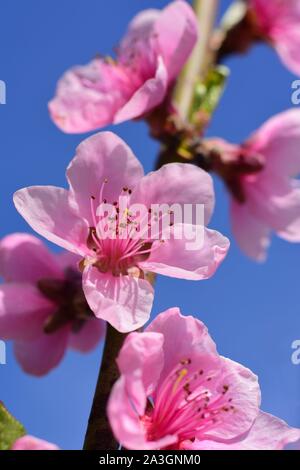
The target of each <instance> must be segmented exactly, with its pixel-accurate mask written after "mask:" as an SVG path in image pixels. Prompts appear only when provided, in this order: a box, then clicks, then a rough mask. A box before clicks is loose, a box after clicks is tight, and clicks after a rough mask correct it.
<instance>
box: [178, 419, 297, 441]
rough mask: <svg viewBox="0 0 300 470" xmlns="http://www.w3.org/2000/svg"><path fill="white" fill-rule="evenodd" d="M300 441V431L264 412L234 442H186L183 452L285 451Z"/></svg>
mask: <svg viewBox="0 0 300 470" xmlns="http://www.w3.org/2000/svg"><path fill="white" fill-rule="evenodd" d="M299 439H300V430H299V429H295V428H291V427H289V426H288V425H287V424H286V423H285V422H284V421H282V420H281V419H278V418H276V417H275V416H272V415H269V414H267V413H264V412H262V411H260V412H259V414H258V417H257V418H256V420H255V422H254V424H253V426H252V427H251V429H250V431H249V432H248V433H246V434H244V435H243V436H241V437H240V438H238V439H234V440H232V441H228V442H226V441H223V442H217V441H214V440H209V441H207V440H198V439H196V440H195V441H194V442H191V441H189V442H188V441H186V442H184V443H183V445H182V450H283V449H284V447H285V446H286V445H288V444H290V443H294V442H297V441H298V440H299Z"/></svg>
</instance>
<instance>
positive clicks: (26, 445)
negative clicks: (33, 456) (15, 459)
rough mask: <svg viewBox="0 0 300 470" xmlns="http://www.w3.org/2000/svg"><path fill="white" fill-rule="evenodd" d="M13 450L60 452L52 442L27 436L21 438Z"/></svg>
mask: <svg viewBox="0 0 300 470" xmlns="http://www.w3.org/2000/svg"><path fill="white" fill-rule="evenodd" d="M11 450H59V448H58V447H57V446H56V445H54V444H51V443H50V442H47V441H43V440H42V439H38V438H37V437H33V436H28V435H26V436H23V437H20V438H19V439H18V440H17V441H16V442H15V443H14V445H13V446H12V448H11Z"/></svg>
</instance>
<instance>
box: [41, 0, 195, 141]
mask: <svg viewBox="0 0 300 470" xmlns="http://www.w3.org/2000/svg"><path fill="white" fill-rule="evenodd" d="M196 40H197V21H196V18H195V15H194V13H193V10H192V8H191V7H190V6H189V5H188V3H186V2H185V1H181V0H177V1H174V2H172V3H171V4H170V5H169V6H167V7H166V8H164V9H163V10H162V11H160V10H154V9H151V10H145V11H143V12H141V13H139V14H138V15H137V16H136V17H135V18H134V19H133V20H132V22H131V23H130V25H129V28H128V31H127V34H126V36H125V37H124V39H123V40H122V42H121V44H120V46H119V48H118V51H117V59H116V61H114V60H112V59H105V58H100V57H98V58H96V59H94V60H92V62H90V63H89V64H87V65H85V66H78V67H75V68H73V69H71V70H69V71H67V72H66V73H65V74H64V76H63V77H62V78H61V79H60V81H59V83H58V86H57V91H56V97H55V98H54V99H53V100H52V101H51V102H50V104H49V109H50V114H51V116H52V119H53V121H54V122H55V123H56V124H57V126H58V127H59V128H61V129H62V130H63V131H65V132H70V133H73V132H74V133H76V132H86V131H91V130H94V129H97V128H100V127H103V126H106V125H108V124H111V123H119V122H122V121H126V120H128V119H133V118H137V117H140V116H142V115H144V114H146V113H147V112H149V111H151V110H152V109H153V108H154V107H156V106H157V105H159V104H160V103H161V102H162V101H163V100H164V99H165V97H166V95H167V93H168V91H169V88H170V87H171V86H172V84H173V83H174V81H175V79H176V77H177V75H178V73H179V71H180V70H181V68H182V67H183V65H184V63H185V62H186V60H187V58H188V56H189V55H190V53H191V51H192V49H193V47H194V45H195V42H196Z"/></svg>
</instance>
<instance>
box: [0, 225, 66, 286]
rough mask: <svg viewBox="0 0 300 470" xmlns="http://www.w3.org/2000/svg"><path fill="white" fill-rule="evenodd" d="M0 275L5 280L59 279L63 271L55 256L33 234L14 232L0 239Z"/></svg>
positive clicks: (35, 280) (34, 280)
mask: <svg viewBox="0 0 300 470" xmlns="http://www.w3.org/2000/svg"><path fill="white" fill-rule="evenodd" d="M0 275H1V276H2V277H3V278H4V279H5V281H6V282H10V281H15V282H22V281H24V282H33V283H35V282H37V281H38V280H39V279H42V278H55V279H61V278H62V276H63V271H62V269H61V268H60V266H59V264H58V262H57V259H56V257H55V256H54V255H53V254H52V253H51V252H50V251H49V250H48V249H47V247H46V246H45V245H44V243H42V241H41V240H39V239H38V238H37V237H34V236H33V235H29V234H27V233H14V234H12V235H8V236H6V237H4V238H3V239H2V240H1V241H0Z"/></svg>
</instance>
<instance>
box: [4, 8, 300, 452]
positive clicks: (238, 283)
mask: <svg viewBox="0 0 300 470" xmlns="http://www.w3.org/2000/svg"><path fill="white" fill-rule="evenodd" d="M166 4H167V1H165V0H159V1H155V0H144V1H143V2H141V1H139V0H130V1H126V2H125V1H123V0H110V1H106V0H84V1H83V0H78V1H76V2H74V1H72V0H60V1H54V2H53V1H49V0H48V1H43V2H41V1H39V0H25V1H22V2H20V1H17V0H2V1H1V6H0V15H1V28H0V79H2V80H5V81H6V83H7V105H6V106H0V175H1V184H0V208H1V209H0V211H1V212H0V214H1V224H0V235H1V236H4V235H6V234H8V233H10V232H15V231H30V229H29V228H28V227H27V225H26V223H25V222H24V221H23V220H22V218H21V217H20V216H19V215H18V214H17V213H16V211H15V210H14V207H13V204H12V194H13V192H14V191H15V190H16V189H17V188H20V187H24V186H29V185H33V184H53V185H58V186H60V185H64V184H65V179H64V171H65V167H66V165H67V163H68V162H69V160H70V159H71V158H72V156H73V154H74V150H75V147H76V146H77V144H78V143H79V142H80V141H81V140H82V139H83V136H80V135H75V136H72V135H64V134H63V133H61V132H60V131H59V130H58V129H57V128H56V127H55V126H54V125H53V124H52V122H51V121H50V119H49V117H48V113H47V101H48V100H49V99H50V98H51V97H52V95H53V92H54V88H55V84H56V80H57V79H58V77H59V76H60V75H61V73H62V72H63V71H64V70H66V69H67V68H68V67H69V66H71V65H73V64H84V63H86V62H87V61H89V60H90V59H91V58H92V57H93V56H94V55H95V54H96V53H97V52H101V53H105V54H108V53H110V52H111V51H112V48H113V46H114V45H116V44H117V43H118V40H119V39H120V38H121V36H122V34H123V32H124V30H125V28H126V25H127V23H128V21H129V20H130V19H131V18H132V16H133V15H134V14H135V13H137V12H138V11H139V10H140V9H141V8H148V7H163V6H164V5H166ZM221 4H222V8H223V9H224V8H225V7H226V5H228V4H229V1H227V0H223V1H222V2H221ZM228 64H229V65H230V67H231V69H232V77H231V79H230V82H229V86H228V88H227V90H226V93H225V95H224V98H223V100H222V103H221V106H220V108H219V110H218V112H217V113H216V116H215V119H214V122H213V124H212V126H211V128H210V130H209V133H210V135H218V136H221V137H224V138H227V139H230V140H233V141H236V142H239V141H241V140H242V139H244V138H245V137H246V136H247V135H248V134H249V133H250V132H251V131H253V130H254V129H255V128H257V127H258V126H259V125H260V124H261V123H262V122H263V121H264V120H266V119H267V118H268V117H270V116H271V115H273V114H275V113H277V112H280V111H282V110H284V109H287V108H289V107H291V101H290V95H291V88H290V87H291V82H292V80H293V79H294V78H293V77H292V76H291V75H290V74H289V73H288V72H287V71H286V70H285V69H284V68H283V66H281V64H280V62H279V60H278V58H277V57H276V55H275V53H274V52H273V51H271V50H269V49H268V48H266V47H257V48H255V49H254V50H252V52H251V54H250V55H248V56H247V57H243V58H240V57H239V58H234V59H232V60H230V62H229V63H228ZM114 131H115V132H117V133H118V134H119V135H121V136H122V137H123V138H124V139H125V140H126V141H127V142H128V143H129V144H130V145H131V147H132V148H133V150H134V151H135V153H136V155H137V156H138V157H139V158H140V159H141V161H142V163H143V165H144V167H145V169H146V171H149V170H151V169H152V167H153V165H154V159H155V155H156V153H157V149H158V146H157V143H155V142H153V141H151V140H150V138H149V137H148V135H147V128H146V126H145V125H144V124H143V123H126V124H123V125H120V126H118V127H115V128H114ZM216 195H217V206H216V211H215V215H214V219H213V222H212V226H213V227H214V228H217V229H218V230H220V231H222V232H223V233H224V234H226V235H228V236H229V237H230V238H231V239H232V237H231V231H230V224H229V219H228V198H227V194H226V193H225V191H224V189H223V187H222V184H221V183H220V182H219V181H216ZM53 248H54V247H53ZM54 249H55V248H54ZM299 255H300V247H299V245H292V244H288V243H285V242H282V241H280V240H279V239H274V240H273V243H272V248H271V250H270V256H269V259H268V261H267V262H266V263H265V264H263V265H257V264H255V263H253V262H252V261H249V260H248V259H247V258H246V257H244V256H243V255H242V254H241V252H240V251H239V250H238V248H237V246H236V244H235V242H234V240H232V247H231V250H230V253H229V256H228V258H227V260H226V261H225V263H224V264H223V266H222V267H221V269H220V270H219V271H218V273H217V274H216V275H215V276H214V278H213V279H211V280H209V281H203V282H199V283H193V282H187V281H186V282H185V281H181V280H174V279H168V278H163V277H160V278H159V279H158V282H157V288H156V300H155V305H154V309H153V315H156V314H157V313H159V312H161V311H163V310H164V309H166V308H168V307H171V306H180V308H181V309H182V311H183V312H184V313H186V314H194V315H197V316H198V317H199V318H201V319H202V320H203V321H204V322H205V323H206V324H207V325H208V327H209V330H210V333H211V335H212V336H213V337H214V339H215V340H216V342H217V344H218V348H219V351H220V352H221V353H222V354H223V355H225V356H229V357H230V358H232V359H235V360H237V361H239V362H241V363H243V364H245V365H246V366H248V367H250V368H251V369H253V370H254V371H255V372H256V373H257V374H258V375H259V377H260V383H261V387H262V394H263V409H264V410H266V411H268V412H271V413H273V414H276V415H278V416H280V417H282V418H284V419H285V420H287V421H288V422H289V423H290V424H291V425H294V426H300V366H298V367H296V366H294V365H292V363H291V359H290V357H291V343H292V341H293V340H294V339H300V305H299ZM8 349H9V351H8V358H7V365H6V366H1V365H0V400H3V401H4V402H5V403H6V405H7V406H8V407H9V409H10V410H11V411H12V412H13V413H14V414H15V415H16V416H17V417H18V418H19V419H20V420H21V421H22V422H23V423H24V424H25V426H26V428H27V430H28V432H29V433H31V434H33V435H36V436H40V437H42V438H45V439H48V440H49V441H52V442H55V443H57V444H58V445H59V446H61V447H62V448H65V449H76V448H80V447H81V444H82V439H83V436H84V431H85V427H86V422H87V418H88V414H89V409H90V405H91V400H92V396H93V391H94V386H95V381H96V377H97V373H98V367H99V361H100V357H101V346H100V347H99V348H98V349H97V350H96V351H95V352H94V353H92V354H90V355H87V356H82V355H79V354H76V353H68V354H67V356H66V358H65V360H64V362H63V363H62V364H61V366H60V367H59V368H58V369H56V370H55V371H54V372H53V373H51V374H50V375H48V376H47V377H45V378H43V379H34V378H32V377H30V376H26V375H25V374H24V373H22V372H21V370H20V368H19V367H18V365H17V364H16V362H15V360H14V357H13V355H12V352H11V347H10V346H9V348H8Z"/></svg>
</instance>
